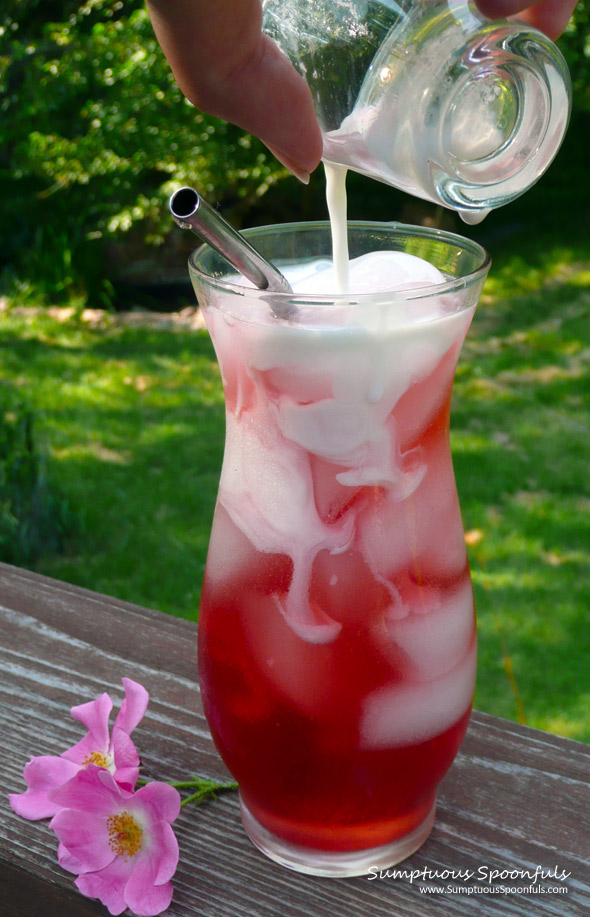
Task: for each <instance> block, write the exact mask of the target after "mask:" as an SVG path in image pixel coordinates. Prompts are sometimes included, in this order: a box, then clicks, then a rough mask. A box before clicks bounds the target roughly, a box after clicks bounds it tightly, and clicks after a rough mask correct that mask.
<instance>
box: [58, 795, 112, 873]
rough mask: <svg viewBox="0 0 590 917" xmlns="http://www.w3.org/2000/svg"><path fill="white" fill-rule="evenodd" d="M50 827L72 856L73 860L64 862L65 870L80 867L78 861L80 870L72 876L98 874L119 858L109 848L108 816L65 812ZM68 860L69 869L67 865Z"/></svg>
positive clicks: (66, 810)
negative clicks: (79, 873) (89, 873)
mask: <svg viewBox="0 0 590 917" xmlns="http://www.w3.org/2000/svg"><path fill="white" fill-rule="evenodd" d="M49 827H50V828H51V830H52V831H54V832H55V834H56V835H57V839H58V840H59V841H60V843H61V844H62V845H63V846H64V847H65V849H66V851H67V852H68V853H69V854H70V857H69V858H66V857H63V860H62V861H60V865H61V866H64V868H65V869H71V867H72V866H74V867H76V863H75V860H77V861H78V865H77V868H74V869H71V871H72V872H82V873H85V872H97V870H99V869H104V867H105V866H108V865H109V863H112V861H113V860H114V859H115V857H116V853H115V852H114V851H113V850H112V849H111V847H110V845H109V833H108V829H107V823H106V818H104V816H100V815H92V814H90V813H88V812H81V811H80V810H79V809H78V810H74V809H62V810H61V812H58V813H57V815H55V816H54V817H53V818H52V820H51V822H50V824H49ZM71 858H74V860H72V859H71ZM66 860H67V862H68V864H69V865H65V864H66Z"/></svg>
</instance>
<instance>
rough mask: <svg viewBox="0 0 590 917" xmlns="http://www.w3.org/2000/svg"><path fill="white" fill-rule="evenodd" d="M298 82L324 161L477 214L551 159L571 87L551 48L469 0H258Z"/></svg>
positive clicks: (474, 218) (504, 199)
mask: <svg viewBox="0 0 590 917" xmlns="http://www.w3.org/2000/svg"><path fill="white" fill-rule="evenodd" d="M263 8H264V20H263V28H264V31H265V32H266V33H267V34H268V35H270V36H271V37H272V38H273V39H274V40H275V41H276V42H277V44H278V45H279V47H280V48H281V49H282V50H283V52H284V53H285V54H286V55H287V56H288V57H289V58H290V60H291V61H292V63H293V64H294V65H295V67H296V68H297V69H298V70H299V72H300V73H301V74H302V75H303V76H304V77H305V79H306V80H307V82H308V84H309V86H310V88H311V91H312V95H313V99H314V104H315V108H316V112H317V115H318V118H319V122H320V127H321V129H322V132H323V135H324V159H325V160H326V161H328V162H335V163H339V164H340V165H344V166H346V167H348V168H350V169H354V170H355V171H357V172H362V173H364V174H366V175H369V176H371V177H372V178H376V179H379V180H380V181H384V182H387V183H389V184H391V185H394V186H395V187H397V188H401V189H402V190H403V191H406V192H408V193H409V194H413V195H415V196H417V197H421V198H425V199H426V200H431V201H435V202H436V203H437V204H443V205H444V206H445V207H450V208H452V209H455V210H458V211H460V212H461V215H462V216H463V218H464V219H465V220H466V221H467V222H470V223H475V222H479V220H481V219H483V217H484V216H485V214H486V213H488V212H489V210H490V209H491V208H493V207H498V206H499V205H501V204H506V203H508V202H509V201H511V200H513V199H514V198H516V197H518V195H520V194H522V193H523V192H524V191H526V190H527V189H528V188H529V187H530V186H531V185H532V184H533V183H534V182H535V181H536V180H537V179H538V178H539V176H540V175H541V174H542V173H543V172H544V171H545V169H546V168H547V167H548V166H549V164H550V163H551V161H552V159H553V158H554V156H555V154H556V153H557V150H558V149H559V146H560V143H561V141H562V138H563V136H564V133H565V130H566V127H567V123H568V119H569V112H570V96H571V85H570V78H569V73H568V70H567V66H566V63H565V61H564V59H563V57H562V55H561V53H560V51H559V50H558V49H557V47H556V46H555V45H554V44H553V43H552V42H551V41H550V40H549V39H548V38H547V37H546V36H545V35H543V34H542V33H541V32H539V31H537V30H536V29H533V28H531V27H530V26H528V25H526V24H524V23H516V22H512V21H511V22H508V21H490V20H488V19H485V18H484V17H483V16H482V15H481V14H480V13H479V12H478V11H477V9H476V7H475V6H474V5H473V4H472V3H468V2H467V0H399V2H396V0H263Z"/></svg>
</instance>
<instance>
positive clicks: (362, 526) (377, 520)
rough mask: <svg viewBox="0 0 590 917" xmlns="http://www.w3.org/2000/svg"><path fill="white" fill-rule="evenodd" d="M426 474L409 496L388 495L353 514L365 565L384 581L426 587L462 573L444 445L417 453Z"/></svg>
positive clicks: (461, 546) (461, 541)
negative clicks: (403, 576)
mask: <svg viewBox="0 0 590 917" xmlns="http://www.w3.org/2000/svg"><path fill="white" fill-rule="evenodd" d="M422 462H423V466H424V467H425V469H426V471H425V473H424V474H423V476H422V477H421V478H420V480H419V482H418V485H417V486H416V487H415V489H414V490H413V491H412V492H411V494H410V495H409V496H408V497H407V498H406V499H402V500H398V499H396V497H397V495H396V493H395V492H394V491H392V492H391V493H390V494H388V495H387V497H386V498H385V499H384V500H383V501H382V502H381V504H380V505H379V507H377V508H375V509H373V508H372V507H367V508H366V509H365V510H363V511H362V512H361V513H360V514H359V519H358V531H359V535H360V539H361V543H362V545H363V552H364V555H365V557H366V558H367V559H368V561H369V563H370V564H371V565H372V566H373V567H374V568H375V569H376V570H377V571H378V572H379V573H380V575H382V576H385V577H394V576H395V575H397V574H398V573H399V572H400V571H401V570H403V569H406V570H408V571H412V570H413V571H415V578H416V579H417V580H418V581H421V582H429V581H430V580H431V579H434V580H436V579H437V578H439V577H441V576H442V577H444V578H452V577H454V576H457V575H459V574H460V573H461V572H462V571H463V570H464V569H465V567H466V563H467V554H466V550H465V543H464V539H463V526H462V521H461V512H460V509H459V501H458V497H457V490H456V487H455V477H454V473H453V465H452V461H451V455H450V450H449V448H448V444H447V442H446V440H443V441H441V442H439V443H438V444H436V446H431V448H429V450H428V451H426V450H424V452H423V453H422Z"/></svg>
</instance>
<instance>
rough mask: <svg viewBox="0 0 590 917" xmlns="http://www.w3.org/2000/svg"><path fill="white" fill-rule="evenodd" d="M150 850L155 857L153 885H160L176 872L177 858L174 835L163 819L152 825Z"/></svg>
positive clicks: (177, 851) (176, 843)
mask: <svg viewBox="0 0 590 917" xmlns="http://www.w3.org/2000/svg"><path fill="white" fill-rule="evenodd" d="M150 852H151V853H152V855H153V856H154V857H155V859H156V875H155V878H154V885H162V884H163V883H164V882H168V881H169V880H170V879H171V878H172V876H173V875H174V873H175V872H176V867H177V866H178V858H179V850H178V841H177V840H176V835H175V834H174V831H173V830H172V828H171V827H170V825H168V824H167V823H166V822H165V821H161V822H158V823H157V824H156V825H153V826H152V830H151V832H150Z"/></svg>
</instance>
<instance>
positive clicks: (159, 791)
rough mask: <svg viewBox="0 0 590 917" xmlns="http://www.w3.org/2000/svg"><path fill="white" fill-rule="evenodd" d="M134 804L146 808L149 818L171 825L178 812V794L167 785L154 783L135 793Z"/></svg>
mask: <svg viewBox="0 0 590 917" xmlns="http://www.w3.org/2000/svg"><path fill="white" fill-rule="evenodd" d="M134 803H135V804H141V805H142V806H144V807H147V810H148V812H149V817H150V818H154V817H155V818H157V819H158V820H159V819H161V820H162V821H166V822H168V823H169V824H172V822H173V821H174V820H175V819H176V818H178V813H179V812H180V793H179V792H178V790H176V789H174V787H173V786H170V785H169V784H168V783H160V782H158V781H154V782H153V783H148V784H147V785H146V786H142V787H141V789H139V790H138V791H137V793H136V794H135V799H134Z"/></svg>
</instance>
